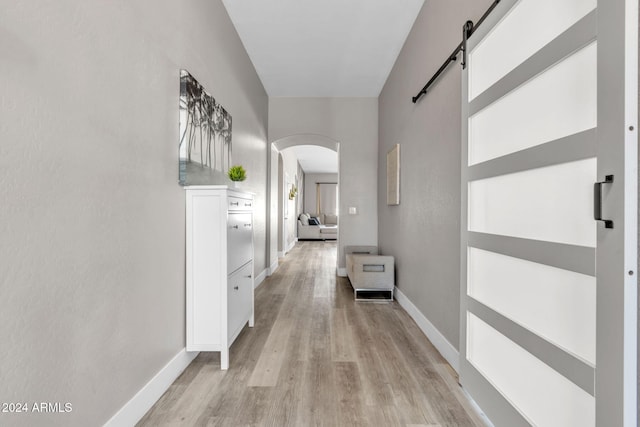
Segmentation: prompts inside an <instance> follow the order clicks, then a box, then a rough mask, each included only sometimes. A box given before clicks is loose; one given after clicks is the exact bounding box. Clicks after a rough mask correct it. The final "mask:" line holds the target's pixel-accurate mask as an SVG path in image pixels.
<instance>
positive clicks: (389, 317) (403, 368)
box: [138, 242, 485, 427]
mask: <svg viewBox="0 0 640 427" xmlns="http://www.w3.org/2000/svg"><path fill="white" fill-rule="evenodd" d="M335 259H336V243H335V242H298V244H297V245H296V247H295V248H294V249H293V250H292V251H291V252H290V253H289V254H287V256H286V258H285V259H284V260H281V262H282V263H281V265H280V267H279V268H278V270H277V271H276V273H275V274H274V275H272V276H271V277H269V278H267V279H266V280H265V281H264V282H263V283H262V285H260V287H259V288H258V289H257V290H256V297H255V304H256V316H255V327H254V328H248V327H245V328H244V330H243V331H242V333H241V334H240V336H239V337H238V339H237V340H236V342H235V343H234V344H233V346H232V347H231V353H230V366H229V370H228V371H221V370H220V355H219V353H201V354H200V355H199V356H198V357H197V358H196V359H195V360H194V361H193V363H192V364H191V365H190V366H189V367H188V368H187V369H186V370H185V371H184V373H183V374H182V375H181V376H180V377H179V378H178V379H177V380H176V381H175V382H174V384H173V385H171V387H170V388H169V390H167V392H166V393H165V394H164V395H163V396H162V397H161V398H160V400H159V401H158V402H157V403H156V404H155V405H154V406H153V407H152V408H151V409H150V410H149V412H148V413H147V414H146V415H145V416H144V418H143V419H142V420H141V421H140V422H139V423H138V426H277V427H281V426H296V427H297V426H407V427H408V426H431V427H435V426H484V425H485V424H484V422H483V418H482V417H481V416H480V415H478V413H477V412H476V411H475V410H474V408H473V407H472V405H471V404H470V403H469V401H468V399H467V398H466V397H465V395H464V393H463V392H462V390H461V388H460V387H459V386H458V383H457V379H456V377H455V372H454V371H453V370H452V369H451V367H450V366H449V365H448V364H447V363H446V362H445V360H444V359H443V358H442V357H441V356H440V354H439V353H438V352H437V350H436V349H435V348H434V347H433V345H432V344H431V343H430V342H429V341H428V340H427V338H426V337H425V336H424V335H423V334H422V332H421V331H420V330H419V329H418V327H417V325H416V324H415V323H414V322H413V320H412V319H411V318H410V317H409V315H408V314H407V313H406V312H405V311H404V310H403V309H402V308H401V307H400V306H399V305H398V304H397V303H396V302H393V303H369V302H364V303H363V302H358V303H356V302H354V300H353V291H352V288H351V285H350V284H349V282H348V280H347V279H346V278H340V277H337V276H336V274H335V265H336V262H335Z"/></svg>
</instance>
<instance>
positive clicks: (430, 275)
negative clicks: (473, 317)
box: [378, 0, 491, 348]
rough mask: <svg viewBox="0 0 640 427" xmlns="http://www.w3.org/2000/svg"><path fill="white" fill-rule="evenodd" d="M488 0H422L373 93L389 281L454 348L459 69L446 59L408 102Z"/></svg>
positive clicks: (383, 245) (382, 240)
mask: <svg viewBox="0 0 640 427" xmlns="http://www.w3.org/2000/svg"><path fill="white" fill-rule="evenodd" d="M490 4H491V1H490V0H482V1H473V0H450V1H426V2H425V4H424V6H423V7H422V10H421V12H420V14H419V15H418V17H417V19H416V22H415V24H414V26H413V28H412V30H411V32H410V34H409V37H408V39H407V41H406V42H405V45H404V47H403V49H402V51H401V53H400V55H399V57H398V59H397V61H396V63H395V65H394V67H393V69H392V71H391V74H390V76H389V78H388V80H387V82H386V84H385V86H384V88H383V90H382V92H381V94H380V98H379V105H380V113H379V114H380V134H379V137H380V150H379V160H378V168H379V170H380V171H381V173H380V175H379V176H378V213H379V224H378V232H379V238H380V246H381V249H382V252H383V253H387V254H391V255H395V257H396V280H397V282H396V285H397V286H398V288H399V289H400V290H401V291H402V293H404V294H405V295H406V296H407V297H408V298H409V299H410V300H411V301H412V302H413V304H414V305H415V306H416V307H417V308H418V309H419V310H420V312H421V313H422V314H423V315H424V316H425V317H426V318H427V319H428V320H429V321H430V322H431V323H432V324H433V325H434V326H435V327H436V328H437V329H438V330H439V331H440V333H442V334H443V335H444V337H445V338H446V339H447V340H448V341H449V343H450V344H451V345H453V346H454V347H455V348H458V340H459V327H460V322H459V311H460V164H461V159H460V156H461V155H460V150H461V134H460V130H461V119H460V116H461V110H460V105H461V67H460V65H459V64H460V61H457V63H455V64H451V65H450V66H449V68H448V69H447V70H446V71H445V72H444V73H443V74H442V75H441V77H440V78H439V79H438V81H437V82H436V83H435V85H434V86H433V87H432V88H431V89H430V90H429V92H428V93H427V94H426V95H425V96H424V97H423V98H422V99H421V100H419V101H418V103H417V104H413V103H412V102H411V97H412V96H414V95H416V94H417V93H418V91H419V90H420V89H421V88H422V87H423V86H424V84H425V83H426V82H427V80H428V79H429V78H430V77H431V75H433V73H434V72H435V71H436V70H437V69H438V68H439V67H440V65H441V64H442V62H444V60H445V59H446V58H447V56H448V55H450V54H451V51H452V50H453V49H454V48H455V47H456V46H457V45H458V44H459V43H460V41H461V31H462V30H461V29H462V25H463V24H464V23H465V22H466V21H467V19H471V20H473V21H477V20H478V18H479V17H480V16H481V15H482V14H483V13H484V11H485V10H486V9H487V7H489V5H490ZM396 143H399V144H400V145H401V148H400V155H401V159H400V164H401V176H400V183H401V184H400V185H401V188H400V205H399V206H387V204H386V196H385V195H386V174H385V172H384V171H385V170H386V155H387V152H388V151H389V150H390V149H391V148H392V147H393V145H394V144H396Z"/></svg>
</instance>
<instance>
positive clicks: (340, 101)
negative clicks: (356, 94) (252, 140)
mask: <svg viewBox="0 0 640 427" xmlns="http://www.w3.org/2000/svg"><path fill="white" fill-rule="evenodd" d="M301 134H313V135H322V136H324V137H328V138H331V139H333V140H335V141H338V142H339V143H340V151H339V153H338V156H339V162H340V167H339V174H340V183H339V186H340V189H339V191H340V212H346V209H347V206H356V207H357V208H358V213H359V214H358V215H341V217H340V227H339V233H340V234H339V242H338V252H339V254H338V265H339V267H340V268H344V267H345V260H344V250H343V249H344V247H345V246H348V245H376V244H377V243H378V229H377V223H378V211H377V198H378V194H377V191H378V190H377V185H378V181H377V176H378V171H377V167H378V100H377V99H376V98H270V99H269V140H270V141H272V142H274V141H277V140H279V139H281V138H285V137H288V136H291V135H301Z"/></svg>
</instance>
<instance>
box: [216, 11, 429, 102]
mask: <svg viewBox="0 0 640 427" xmlns="http://www.w3.org/2000/svg"><path fill="white" fill-rule="evenodd" d="M223 3H224V5H225V7H226V9H227V11H228V13H229V16H230V17H231V21H232V22H233V24H234V26H235V28H236V30H237V31H238V34H239V35H240V39H241V40H242V43H243V44H244V46H245V49H246V50H247V52H248V54H249V57H250V58H251V61H252V62H253V65H254V67H255V68H256V71H257V72H258V76H259V77H260V79H261V80H262V84H263V85H264V87H265V89H266V91H267V94H268V95H269V96H271V97H374V98H375V97H378V95H379V94H380V91H381V90H382V87H383V85H384V83H385V81H386V79H387V77H388V75H389V72H390V71H391V68H392V67H393V64H394V63H395V60H396V58H397V56H398V54H399V53H400V49H401V48H402V46H403V44H404V42H405V40H406V38H407V35H408V34H409V31H410V29H411V27H412V25H413V22H414V21H415V19H416V16H417V15H418V12H419V11H420V8H421V7H422V4H423V3H424V0H348V1H345V0H223Z"/></svg>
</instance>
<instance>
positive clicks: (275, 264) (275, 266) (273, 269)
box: [267, 258, 280, 276]
mask: <svg viewBox="0 0 640 427" xmlns="http://www.w3.org/2000/svg"><path fill="white" fill-rule="evenodd" d="M279 265H280V264H279V263H278V259H277V258H276V260H275V261H273V264H271V265H270V266H269V272H268V273H267V276H271V275H272V274H273V273H275V272H276V270H277V269H278V266H279Z"/></svg>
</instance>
